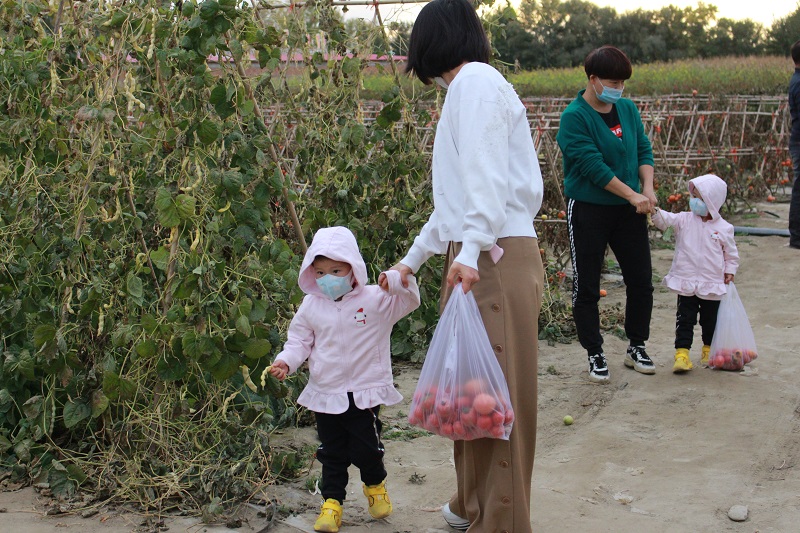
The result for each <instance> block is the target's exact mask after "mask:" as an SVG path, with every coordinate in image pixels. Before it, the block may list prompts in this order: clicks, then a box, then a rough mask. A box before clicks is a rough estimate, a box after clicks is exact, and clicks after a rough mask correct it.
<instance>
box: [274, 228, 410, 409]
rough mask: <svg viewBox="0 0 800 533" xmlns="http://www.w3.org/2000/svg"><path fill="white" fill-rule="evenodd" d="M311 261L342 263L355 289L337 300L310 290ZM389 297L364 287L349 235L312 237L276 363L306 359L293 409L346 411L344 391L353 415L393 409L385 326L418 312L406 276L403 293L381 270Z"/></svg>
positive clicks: (340, 231)
mask: <svg viewBox="0 0 800 533" xmlns="http://www.w3.org/2000/svg"><path fill="white" fill-rule="evenodd" d="M318 255H323V256H325V257H327V258H329V259H333V260H335V261H342V262H345V263H349V264H350V266H351V267H352V269H353V278H354V280H355V287H354V288H353V290H352V291H351V292H349V293H347V294H345V295H344V296H343V297H342V298H341V299H339V300H338V301H333V300H331V299H330V298H328V297H327V296H326V295H325V294H323V293H322V291H321V290H320V289H319V287H318V286H317V281H316V275H315V271H314V268H313V266H312V263H313V262H314V259H315V258H316V257H317V256H318ZM386 275H387V279H388V280H389V292H388V293H387V292H385V291H384V290H383V289H381V288H380V287H379V286H378V285H367V266H366V264H364V259H363V258H362V257H361V253H360V252H359V250H358V243H357V242H356V238H355V237H354V236H353V234H352V232H351V231H350V230H349V229H347V228H343V227H333V228H323V229H320V230H319V231H317V233H316V235H314V240H313V241H312V242H311V246H310V247H309V248H308V252H306V255H305V257H304V258H303V264H302V266H301V267H300V275H299V279H298V284H299V286H300V288H301V289H302V290H303V292H305V293H306V297H305V298H304V299H303V302H302V303H301V304H300V307H299V308H298V309H297V313H295V316H294V318H293V319H292V322H291V324H290V325H289V331H288V335H287V339H286V344H284V346H283V351H282V352H281V353H279V354H278V356H277V357H276V358H275V360H276V361H277V360H281V361H283V362H285V363H286V364H287V365H288V367H289V372H290V373H293V372H296V371H297V369H298V367H299V366H300V365H301V364H303V362H304V361H305V360H306V359H308V368H309V380H308V384H307V385H306V387H305V389H303V392H302V393H300V396H299V398H298V399H297V403H299V404H300V405H303V406H305V407H307V408H309V409H310V410H312V411H315V412H318V413H329V414H340V413H344V412H345V411H346V410H347V407H348V405H349V402H348V400H347V393H348V392H352V393H353V399H354V400H355V404H356V406H357V407H358V408H359V409H369V408H371V407H375V406H376V405H382V404H383V405H392V404H396V403H398V402H400V401H402V399H403V397H402V396H401V395H400V393H399V392H397V390H396V389H395V388H394V382H393V379H392V361H391V350H390V337H391V333H392V326H394V324H395V323H396V322H397V321H398V320H400V319H401V318H403V317H404V316H406V315H407V314H409V313H410V312H412V311H413V310H414V309H416V308H417V307H419V303H420V300H419V288H418V287H417V281H416V279H415V278H414V277H413V276H409V277H408V287H407V288H406V287H403V285H402V283H401V281H400V273H399V272H397V271H395V270H389V271H387V272H386Z"/></svg>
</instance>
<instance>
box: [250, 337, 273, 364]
mask: <svg viewBox="0 0 800 533" xmlns="http://www.w3.org/2000/svg"><path fill="white" fill-rule="evenodd" d="M270 350H272V344H270V342H269V341H268V340H266V339H247V342H245V344H244V350H243V352H244V354H245V355H246V356H247V357H249V358H250V359H261V358H262V357H264V356H265V355H267V354H269V352H270Z"/></svg>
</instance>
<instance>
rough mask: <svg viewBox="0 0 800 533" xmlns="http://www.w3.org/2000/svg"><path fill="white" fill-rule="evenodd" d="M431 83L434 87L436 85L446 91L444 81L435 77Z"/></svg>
mask: <svg viewBox="0 0 800 533" xmlns="http://www.w3.org/2000/svg"><path fill="white" fill-rule="evenodd" d="M433 81H435V82H436V85H438V86H439V87H441V88H442V89H447V86H448V83H447V82H446V81H444V78H442V77H440V76H436V77H435V78H433Z"/></svg>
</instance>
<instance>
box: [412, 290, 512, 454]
mask: <svg viewBox="0 0 800 533" xmlns="http://www.w3.org/2000/svg"><path fill="white" fill-rule="evenodd" d="M408 421H409V423H410V424H412V425H414V426H418V427H421V428H423V429H425V430H427V431H430V432H431V433H436V434H437V435H441V436H442V437H447V438H449V439H452V440H473V439H483V438H493V439H503V440H508V437H509V435H510V434H511V427H512V425H513V423H514V410H513V409H512V407H511V402H510V401H509V394H508V385H507V384H506V380H505V377H504V376H503V371H502V369H501V368H500V364H499V363H498V362H497V358H496V356H495V354H494V350H493V349H492V345H491V343H490V342H489V336H488V335H487V334H486V328H485V327H484V325H483V320H481V315H480V312H479V311H478V304H477V302H476V301H475V297H474V296H473V295H472V292H468V293H467V294H464V291H463V289H462V288H461V284H458V285H456V287H455V288H454V289H453V292H452V294H451V295H450V299H449V300H448V301H447V305H446V306H445V309H444V312H443V313H442V316H441V318H440V319H439V323H438V324H437V326H436V330H434V332H433V338H432V339H431V344H430V347H429V348H428V352H427V355H426V356H425V363H424V364H423V365H422V371H421V372H420V375H419V381H418V382H417V388H416V390H415V392H414V398H413V399H412V401H411V409H410V411H409V414H408Z"/></svg>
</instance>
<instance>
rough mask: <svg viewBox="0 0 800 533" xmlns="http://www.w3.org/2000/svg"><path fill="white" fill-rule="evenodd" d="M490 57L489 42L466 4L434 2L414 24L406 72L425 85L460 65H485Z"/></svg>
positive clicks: (453, 0)
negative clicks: (468, 63) (472, 63)
mask: <svg viewBox="0 0 800 533" xmlns="http://www.w3.org/2000/svg"><path fill="white" fill-rule="evenodd" d="M489 54H490V47H489V39H488V38H487V37H486V32H485V31H484V29H483V26H482V25H481V21H480V19H479V18H478V14H477V13H476V12H475V8H474V7H473V6H472V4H470V3H469V1H468V0H433V1H432V2H430V3H429V4H427V5H426V6H425V7H423V8H422V10H421V11H420V12H419V15H418V16H417V20H416V21H415V22H414V28H413V29H412V30H411V38H410V39H409V42H408V62H407V63H406V72H413V73H414V75H416V76H417V77H418V78H419V79H420V81H422V83H424V84H426V85H428V84H430V83H431V82H432V80H433V78H435V77H437V76H441V75H442V74H443V73H445V72H447V71H449V70H453V69H454V68H456V67H457V66H459V65H461V64H462V63H465V62H473V61H477V62H480V63H488V62H489Z"/></svg>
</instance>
